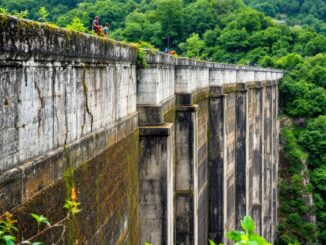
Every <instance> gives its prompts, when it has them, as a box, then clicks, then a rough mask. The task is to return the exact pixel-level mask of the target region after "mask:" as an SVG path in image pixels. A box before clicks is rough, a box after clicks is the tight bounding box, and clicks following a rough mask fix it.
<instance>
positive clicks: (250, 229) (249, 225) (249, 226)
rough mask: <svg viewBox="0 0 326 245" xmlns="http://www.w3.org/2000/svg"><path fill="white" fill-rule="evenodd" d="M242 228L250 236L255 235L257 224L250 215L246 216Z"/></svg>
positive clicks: (242, 221)
mask: <svg viewBox="0 0 326 245" xmlns="http://www.w3.org/2000/svg"><path fill="white" fill-rule="evenodd" d="M241 227H242V228H243V229H244V230H245V231H246V232H247V233H248V235H249V236H250V235H251V234H253V233H254V230H255V224H254V221H253V220H252V218H251V217H250V216H249V215H246V216H245V217H244V218H243V219H242V220H241Z"/></svg>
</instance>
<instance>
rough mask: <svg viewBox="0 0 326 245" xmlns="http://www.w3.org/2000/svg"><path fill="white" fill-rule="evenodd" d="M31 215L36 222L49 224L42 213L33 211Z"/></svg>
mask: <svg viewBox="0 0 326 245" xmlns="http://www.w3.org/2000/svg"><path fill="white" fill-rule="evenodd" d="M31 215H32V217H33V218H34V219H35V220H36V222H37V223H38V224H39V225H40V224H45V225H47V226H50V225H51V224H50V222H49V221H48V219H47V218H45V217H44V216H43V215H37V214H34V213H31Z"/></svg>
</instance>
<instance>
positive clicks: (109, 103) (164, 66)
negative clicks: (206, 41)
mask: <svg viewBox="0 0 326 245" xmlns="http://www.w3.org/2000/svg"><path fill="white" fill-rule="evenodd" d="M137 52H138V49H137V48H136V47H134V46H132V45H127V44H124V43H118V42H113V41H111V40H106V39H102V38H97V37H94V36H91V35H86V34H82V33H76V32H71V31H67V30H63V29H59V28H57V27H53V26H51V25H47V24H39V23H36V22H31V21H26V20H20V19H16V18H13V17H7V16H2V15H0V214H1V215H2V214H4V213H5V212H6V211H10V212H11V213H12V214H13V215H14V217H15V219H17V226H18V232H17V239H18V240H21V239H25V238H28V237H31V236H32V235H33V234H35V233H36V232H37V226H36V225H35V223H33V219H32V218H31V217H30V213H37V214H42V215H44V216H45V217H47V218H48V219H49V221H51V223H56V222H58V221H60V220H62V219H63V218H64V217H65V215H66V212H65V210H64V209H63V205H64V202H65V199H66V198H67V195H69V191H70V188H71V186H72V185H73V186H75V187H76V190H77V194H78V200H79V202H80V209H81V212H79V213H78V214H77V215H76V216H75V217H74V219H73V220H72V221H71V222H68V224H67V230H66V232H65V234H64V241H63V242H62V243H63V244H92V245H93V244H132V245H137V244H144V243H145V242H148V243H151V244H153V245H160V244H168V245H172V244H178V245H179V244H184V245H192V244H195V245H204V244H207V243H208V239H212V240H214V241H216V242H225V243H227V244H228V242H227V241H226V238H225V234H226V232H227V231H231V230H234V229H240V228H241V227H240V220H241V219H242V218H243V216H244V215H246V214H249V215H251V217H253V219H254V220H255V224H256V232H257V233H259V234H261V235H263V236H264V237H265V238H266V239H267V240H268V241H270V242H273V241H274V239H275V236H276V225H277V222H278V221H277V206H278V201H277V172H278V133H279V126H278V120H277V116H278V82H279V81H280V79H281V78H282V76H283V71H280V70H273V69H264V68H259V67H250V66H240V65H227V64H217V63H212V62H203V61H198V60H194V59H189V58H174V57H173V56H171V55H168V54H164V53H161V52H153V51H151V50H144V52H145V54H146V57H145V63H146V64H145V65H143V66H141V65H136V63H137V62H136V61H137ZM57 236H59V231H57V230H55V229H52V230H50V231H49V232H47V233H46V234H43V236H42V239H40V240H41V241H43V242H44V244H52V242H53V241H56V239H57Z"/></svg>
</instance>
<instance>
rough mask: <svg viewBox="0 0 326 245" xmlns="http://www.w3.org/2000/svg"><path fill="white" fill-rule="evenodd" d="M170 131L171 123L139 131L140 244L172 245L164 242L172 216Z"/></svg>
mask: <svg viewBox="0 0 326 245" xmlns="http://www.w3.org/2000/svg"><path fill="white" fill-rule="evenodd" d="M172 129H173V125H172V124H166V125H162V126H158V127H153V126H150V127H141V128H140V176H139V177H140V183H139V186H140V200H139V205H140V212H139V214H140V217H141V244H144V243H145V242H151V243H153V244H172V241H170V240H169V239H168V234H169V233H170V232H171V231H169V230H168V227H169V226H171V220H169V219H170V217H172V216H173V214H172V212H173V209H172V208H173V207H172V206H171V205H169V204H170V203H171V202H172V200H171V197H170V196H171V195H170V194H171V193H173V181H174V179H173V148H174V146H173V145H172V143H173V141H172V137H173V133H172V132H171V130H172ZM170 239H171V238H170Z"/></svg>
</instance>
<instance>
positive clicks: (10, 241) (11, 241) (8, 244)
mask: <svg viewBox="0 0 326 245" xmlns="http://www.w3.org/2000/svg"><path fill="white" fill-rule="evenodd" d="M15 240H16V237H14V236H11V235H5V236H3V237H2V241H3V244H4V245H15Z"/></svg>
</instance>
